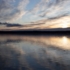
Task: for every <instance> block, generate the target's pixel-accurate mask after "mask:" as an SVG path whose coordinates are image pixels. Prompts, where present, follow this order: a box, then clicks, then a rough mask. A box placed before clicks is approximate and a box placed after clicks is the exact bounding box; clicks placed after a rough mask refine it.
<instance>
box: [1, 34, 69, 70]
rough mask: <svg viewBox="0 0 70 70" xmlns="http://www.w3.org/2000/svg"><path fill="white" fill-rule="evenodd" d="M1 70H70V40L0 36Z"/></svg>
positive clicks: (55, 37)
mask: <svg viewBox="0 0 70 70" xmlns="http://www.w3.org/2000/svg"><path fill="white" fill-rule="evenodd" d="M0 70H70V38H69V36H48V35H47V36H22V35H20V36H19V35H0Z"/></svg>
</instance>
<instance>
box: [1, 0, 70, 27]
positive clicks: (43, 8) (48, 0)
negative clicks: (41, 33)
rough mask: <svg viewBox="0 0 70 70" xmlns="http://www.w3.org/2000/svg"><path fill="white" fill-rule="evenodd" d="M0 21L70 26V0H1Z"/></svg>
mask: <svg viewBox="0 0 70 70" xmlns="http://www.w3.org/2000/svg"><path fill="white" fill-rule="evenodd" d="M45 20H46V21H45ZM0 22H8V23H18V24H23V25H26V24H30V23H31V22H35V23H41V22H42V23H44V24H46V25H52V26H51V27H57V26H62V25H63V26H64V27H65V26H69V23H70V0H0ZM55 22H56V23H55ZM61 23H62V24H61ZM31 24H34V23H31ZM54 24H56V25H55V26H53V25H54Z"/></svg>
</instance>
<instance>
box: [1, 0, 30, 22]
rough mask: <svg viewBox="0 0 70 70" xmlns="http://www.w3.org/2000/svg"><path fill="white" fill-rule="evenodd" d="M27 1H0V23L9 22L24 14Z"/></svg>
mask: <svg viewBox="0 0 70 70" xmlns="http://www.w3.org/2000/svg"><path fill="white" fill-rule="evenodd" d="M28 3H29V0H18V1H17V0H0V21H1V22H6V21H7V22H11V21H14V20H16V19H19V18H21V17H22V16H23V15H25V14H26V12H27V11H26V10H25V8H26V6H27V5H28Z"/></svg>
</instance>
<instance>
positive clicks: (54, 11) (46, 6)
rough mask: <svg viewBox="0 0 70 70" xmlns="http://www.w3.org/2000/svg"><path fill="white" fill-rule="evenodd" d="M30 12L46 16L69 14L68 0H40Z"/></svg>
mask: <svg viewBox="0 0 70 70" xmlns="http://www.w3.org/2000/svg"><path fill="white" fill-rule="evenodd" d="M31 13H32V14H34V15H38V16H39V17H46V18H54V17H59V16H64V15H70V0H41V1H40V2H39V3H38V4H37V5H36V6H35V7H34V8H33V9H32V10H31Z"/></svg>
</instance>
